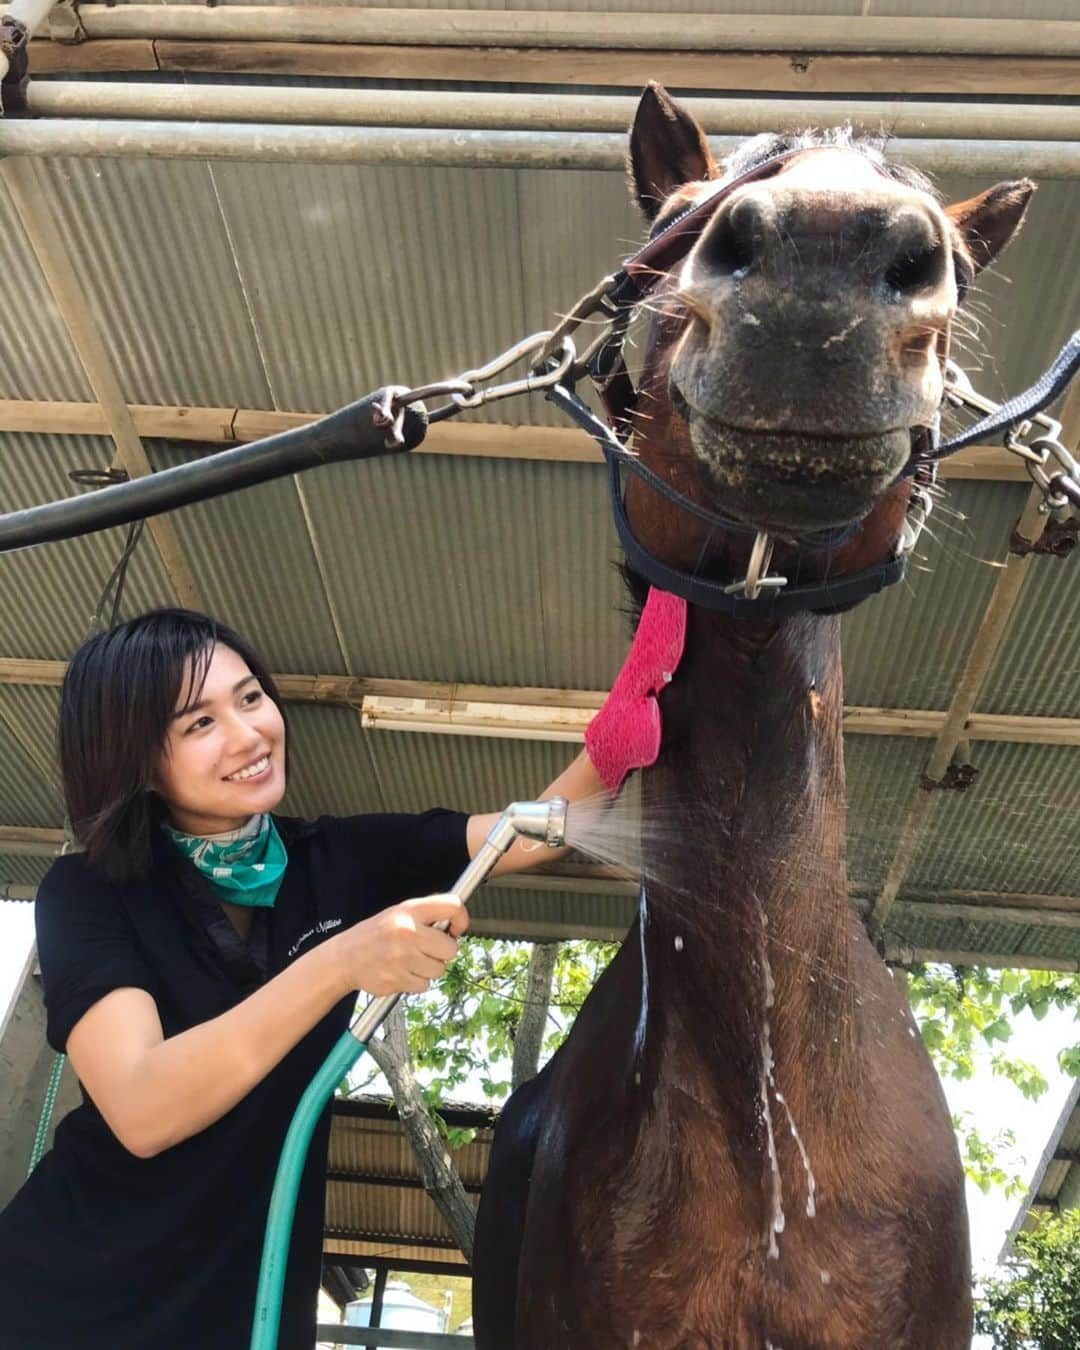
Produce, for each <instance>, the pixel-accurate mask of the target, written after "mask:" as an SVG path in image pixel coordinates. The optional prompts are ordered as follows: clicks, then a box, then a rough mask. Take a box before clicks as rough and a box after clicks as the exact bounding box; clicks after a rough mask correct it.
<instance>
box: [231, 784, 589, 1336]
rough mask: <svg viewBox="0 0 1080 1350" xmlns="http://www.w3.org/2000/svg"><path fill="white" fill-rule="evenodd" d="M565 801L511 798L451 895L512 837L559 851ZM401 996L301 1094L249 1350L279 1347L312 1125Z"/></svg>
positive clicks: (273, 1200) (380, 1007)
mask: <svg viewBox="0 0 1080 1350" xmlns="http://www.w3.org/2000/svg"><path fill="white" fill-rule="evenodd" d="M568 806H569V803H568V802H567V801H566V798H565V797H552V798H551V799H550V800H548V801H542V802H512V803H511V804H510V805H509V806H508V807H507V808H506V810H505V811H504V812H503V813H502V815H501V816H500V817H499V819H498V820H497V821H496V822H495V824H494V826H493V827H492V829H491V831H490V833H489V834H488V837H487V838H486V839H485V840H484V842H483V844H482V845H481V846H480V849H479V851H478V852H477V854H476V857H475V858H473V860H472V861H471V862H470V863H469V865H468V867H466V869H465V871H464V872H462V874H461V876H460V877H458V879H457V881H456V882H455V883H454V885H453V886H452V887H451V891H452V892H453V894H455V895H457V896H460V898H461V899H462V901H465V902H467V901H468V900H469V898H470V896H471V895H472V894H473V892H474V891H475V890H476V889H477V887H478V886H481V885H482V884H483V883H484V882H485V881H486V880H487V879H488V877H489V876H490V875H491V873H492V870H493V869H494V867H495V864H496V863H497V862H498V861H499V859H500V858H501V857H503V855H504V854H505V853H506V852H507V850H508V849H509V848H510V845H511V844H512V843H513V842H514V840H515V839H518V838H526V839H534V840H536V841H538V842H539V843H542V844H546V845H547V847H548V848H561V847H562V846H563V844H564V843H565V842H566V814H567V810H568ZM436 927H438V928H441V929H442V930H443V931H444V932H445V931H446V929H447V928H448V927H449V925H448V924H447V923H445V922H444V923H440V924H437V925H436ZM400 998H401V995H400V994H386V995H384V996H383V997H382V998H373V999H372V1000H371V1001H370V1002H369V1003H368V1005H367V1007H366V1008H365V1009H364V1011H363V1012H362V1013H361V1014H360V1015H359V1016H358V1017H357V1018H356V1020H355V1021H354V1022H353V1024H352V1025H351V1026H350V1027H349V1029H348V1031H346V1032H344V1033H343V1034H342V1036H341V1039H340V1040H339V1041H338V1042H337V1044H336V1045H335V1046H334V1048H333V1049H332V1050H331V1051H330V1054H329V1055H328V1056H327V1057H326V1060H325V1062H324V1063H323V1066H322V1068H321V1069H320V1070H319V1072H318V1073H317V1074H316V1075H315V1077H314V1078H313V1079H312V1080H311V1083H310V1084H309V1086H308V1088H307V1091H306V1092H305V1093H304V1095H303V1096H302V1097H301V1098H300V1104H299V1106H297V1108H296V1111H295V1113H294V1115H293V1118H292V1123H291V1124H290V1126H289V1130H288V1133H287V1134H286V1136H285V1143H284V1145H283V1146H282V1150H281V1160H280V1162H279V1163H278V1170H277V1176H276V1177H275V1178H274V1189H273V1192H272V1194H271V1196H270V1213H269V1216H268V1218H267V1221H266V1237H265V1239H264V1241H263V1254H262V1264H261V1266H260V1268H259V1285H258V1290H257V1292H256V1295H255V1320H254V1323H253V1325H252V1330H251V1350H276V1347H277V1340H278V1328H279V1326H280V1323H281V1297H282V1291H283V1289H284V1287H285V1263H286V1259H287V1257H288V1252H289V1242H290V1239H291V1237H292V1226H293V1218H294V1216H295V1213H296V1198H297V1195H298V1193H299V1190H300V1177H301V1175H302V1173H303V1170H304V1164H305V1162H306V1161H307V1155H308V1149H309V1147H310V1145H311V1136H312V1134H313V1133H314V1131H315V1126H316V1124H317V1123H318V1120H319V1117H320V1116H321V1115H322V1112H323V1108H324V1107H325V1106H326V1103H327V1102H328V1101H329V1100H330V1097H331V1096H332V1094H333V1092H334V1089H335V1088H336V1087H337V1085H338V1084H339V1083H340V1082H341V1080H342V1079H343V1078H344V1077H345V1075H346V1074H347V1073H348V1072H349V1070H350V1069H351V1068H352V1067H353V1065H354V1064H355V1063H356V1061H357V1060H358V1059H359V1058H360V1056H361V1055H362V1054H363V1053H364V1052H365V1051H366V1050H367V1046H368V1042H369V1041H370V1040H371V1037H372V1036H373V1035H374V1034H375V1032H376V1031H377V1030H378V1029H379V1027H380V1026H381V1025H382V1024H383V1022H384V1021H385V1020H386V1018H387V1017H388V1016H389V1015H390V1012H391V1010H392V1009H393V1008H394V1006H395V1005H396V1003H397V1001H398V999H400Z"/></svg>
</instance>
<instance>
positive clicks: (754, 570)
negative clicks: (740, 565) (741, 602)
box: [724, 530, 787, 600]
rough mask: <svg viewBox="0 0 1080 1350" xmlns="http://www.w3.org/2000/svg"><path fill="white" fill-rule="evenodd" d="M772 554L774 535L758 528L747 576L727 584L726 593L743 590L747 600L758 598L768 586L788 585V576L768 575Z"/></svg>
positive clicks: (775, 587)
mask: <svg viewBox="0 0 1080 1350" xmlns="http://www.w3.org/2000/svg"><path fill="white" fill-rule="evenodd" d="M772 555H773V541H772V536H771V535H769V534H767V533H766V532H765V531H764V530H758V532H757V535H756V536H755V538H754V547H753V548H752V549H751V550H750V561H749V563H748V564H747V567H746V576H745V577H743V579H742V580H741V581H734V582H732V584H731V585H730V586H725V587H724V594H725V595H738V594H739V592H740V591H741V592H742V594H743V595H744V596H745V597H746V599H747V600H756V599H757V598H758V596H759V595H760V594H761V592H762V591H763V590H764V589H765V587H766V586H768V587H769V588H770V589H772V590H779V589H780V587H781V586H786V585H787V577H770V576H768V575H767V573H768V570H769V563H771V562H772Z"/></svg>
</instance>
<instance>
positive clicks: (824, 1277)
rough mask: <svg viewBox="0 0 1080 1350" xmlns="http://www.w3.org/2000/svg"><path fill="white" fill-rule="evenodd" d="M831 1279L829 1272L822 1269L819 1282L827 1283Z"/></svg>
mask: <svg viewBox="0 0 1080 1350" xmlns="http://www.w3.org/2000/svg"><path fill="white" fill-rule="evenodd" d="M831 1279H832V1276H831V1275H830V1274H829V1272H828V1271H827V1270H823V1271H822V1272H821V1283H822V1284H828V1283H829V1281H830V1280H831Z"/></svg>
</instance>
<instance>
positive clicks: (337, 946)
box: [304, 933, 356, 1003]
mask: <svg viewBox="0 0 1080 1350" xmlns="http://www.w3.org/2000/svg"><path fill="white" fill-rule="evenodd" d="M343 937H345V934H344V933H335V934H334V936H333V937H332V938H327V940H326V941H325V942H321V943H320V944H319V945H318V946H317V947H316V948H315V949H314V951H311V952H308V954H307V956H306V957H305V958H304V960H306V961H311V963H312V965H313V966H314V967H315V971H316V979H317V980H318V982H319V983H320V984H321V985H322V986H323V987H324V988H325V989H326V990H327V991H328V992H329V993H330V994H331V995H332V996H333V999H334V1002H335V1003H336V1002H337V1001H338V1000H339V999H343V998H344V997H345V995H346V994H354V993H355V992H356V986H355V984H354V982H353V981H352V979H351V977H350V971H349V966H348V963H347V962H346V960H345V952H344V945H343V943H342V938H343ZM354 940H355V939H354Z"/></svg>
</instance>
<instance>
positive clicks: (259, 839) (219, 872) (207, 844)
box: [165, 815, 289, 908]
mask: <svg viewBox="0 0 1080 1350" xmlns="http://www.w3.org/2000/svg"><path fill="white" fill-rule="evenodd" d="M165 833H166V834H167V835H168V836H169V838H170V839H171V840H172V841H173V843H174V844H175V845H176V847H177V848H178V849H179V850H180V852H181V853H183V854H184V856H185V857H187V858H190V859H191V861H192V862H193V863H194V864H195V866H196V867H197V868H198V869H199V871H200V872H201V873H202V874H203V876H204V877H206V879H207V881H209V882H210V884H211V885H212V886H213V888H214V890H215V891H216V892H217V894H218V896H219V898H220V899H222V900H227V901H229V903H230V904H233V905H251V906H259V907H262V908H270V907H271V906H272V905H273V903H274V901H275V900H276V899H277V893H278V891H279V890H280V888H281V880H282V877H284V875H285V866H286V864H287V863H288V861H289V858H288V854H287V853H286V852H285V845H284V844H283V843H282V842H281V836H280V835H279V834H278V832H277V826H276V825H275V824H274V822H273V819H272V818H271V816H269V815H262V816H252V818H251V819H250V820H249V821H248V823H247V824H246V825H241V827H240V828H239V829H238V830H229V831H227V832H226V833H225V834H212V835H199V834H183V833H181V831H180V830H174V829H173V828H172V827H171V826H170V825H166V826H165Z"/></svg>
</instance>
